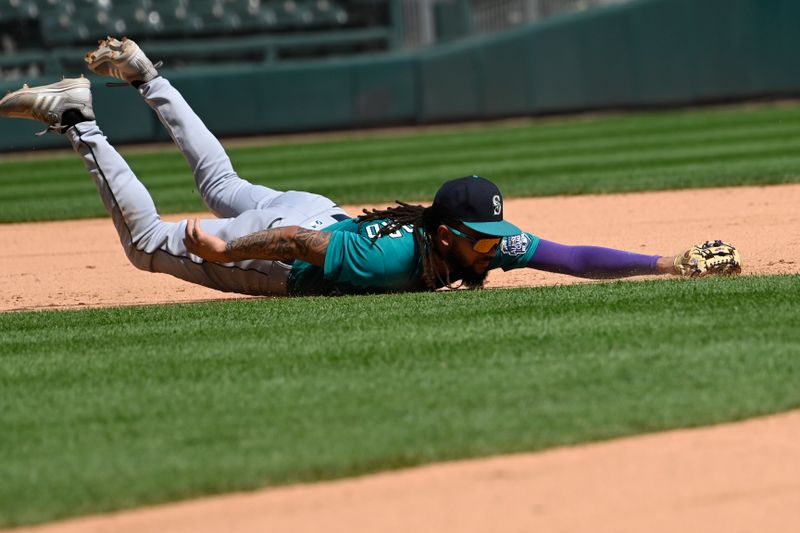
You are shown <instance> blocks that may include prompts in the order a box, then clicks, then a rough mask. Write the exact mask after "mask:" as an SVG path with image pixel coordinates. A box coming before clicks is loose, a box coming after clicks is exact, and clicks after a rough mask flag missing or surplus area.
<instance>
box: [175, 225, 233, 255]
mask: <svg viewBox="0 0 800 533" xmlns="http://www.w3.org/2000/svg"><path fill="white" fill-rule="evenodd" d="M183 244H184V245H185V246H186V249H187V250H188V251H189V253H191V254H194V255H197V256H200V257H202V258H203V259H205V260H206V261H211V262H212V263H229V262H230V259H229V258H228V256H227V255H226V254H225V241H223V240H222V239H220V238H219V237H216V236H214V235H211V234H209V233H206V232H205V231H203V230H202V229H200V223H199V222H198V221H197V219H196V218H195V219H192V220H187V221H186V234H185V236H184V238H183Z"/></svg>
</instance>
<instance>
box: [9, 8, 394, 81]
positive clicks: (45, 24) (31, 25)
mask: <svg viewBox="0 0 800 533" xmlns="http://www.w3.org/2000/svg"><path fill="white" fill-rule="evenodd" d="M393 1H394V0H158V1H155V0H0V79H15V78H18V77H25V78H31V77H36V75H40V74H56V73H61V72H62V71H69V67H70V66H74V63H75V62H76V61H79V60H80V58H81V56H82V53H78V54H77V55H75V54H76V51H77V50H78V49H80V50H85V49H86V48H87V46H88V47H91V45H93V44H94V43H95V41H96V40H97V39H98V38H100V37H103V36H105V35H108V34H112V35H117V36H124V35H126V36H130V37H132V38H135V39H137V40H138V41H140V42H141V43H142V44H143V45H144V46H145V47H146V48H147V50H148V51H149V52H152V53H153V54H154V56H158V57H159V58H161V59H164V60H165V61H170V60H175V61H177V63H175V62H172V63H170V66H171V67H173V66H174V67H180V66H187V65H197V64H209V63H214V62H217V61H220V60H223V59H224V60H225V61H227V62H237V61H238V62H256V63H263V62H268V61H277V60H282V59H301V58H308V57H323V56H329V55H343V54H351V53H358V52H363V51H376V50H388V49H391V48H392V47H393V44H394V43H395V42H396V41H397V39H396V30H397V26H398V24H399V21H397V20H392V18H393V17H392V6H391V4H392V2H393ZM76 58H77V59H76Z"/></svg>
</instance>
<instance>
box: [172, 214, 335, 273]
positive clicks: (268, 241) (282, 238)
mask: <svg viewBox="0 0 800 533" xmlns="http://www.w3.org/2000/svg"><path fill="white" fill-rule="evenodd" d="M330 240H331V234H330V233H324V232H321V231H314V230H310V229H305V228H301V227H299V226H286V227H282V228H275V229H266V230H262V231H257V232H255V233H251V234H250V235H245V236H244V237H239V238H238V239H234V240H232V241H229V242H227V243H226V242H225V241H223V240H222V239H220V238H219V237H216V236H214V235H210V234H208V233H206V232H204V231H203V230H202V229H200V224H198V222H197V220H196V219H195V220H189V221H187V224H186V235H185V237H184V239H183V242H184V244H185V245H186V249H187V250H188V251H189V252H190V253H193V254H195V255H198V256H200V257H202V258H203V259H205V260H206V261H212V262H215V263H234V262H236V261H244V260H246V259H268V260H270V261H294V260H295V259H301V260H303V261H307V262H309V263H311V264H312V265H317V266H323V265H324V264H325V252H326V251H327V250H328V243H329V242H330Z"/></svg>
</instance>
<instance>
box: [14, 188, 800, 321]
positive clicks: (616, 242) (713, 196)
mask: <svg viewBox="0 0 800 533" xmlns="http://www.w3.org/2000/svg"><path fill="white" fill-rule="evenodd" d="M799 205H800V184H793V185H776V186H769V187H735V188H725V189H696V190H681V191H664V192H650V193H631V194H617V195H586V196H566V197H565V196H556V197H546V198H533V199H509V200H508V201H507V202H506V218H507V219H508V220H511V221H512V222H514V223H515V224H517V225H518V226H520V227H521V228H523V229H525V230H526V231H530V232H532V233H534V234H536V235H539V236H540V237H542V238H545V239H549V240H554V241H557V242H562V243H565V244H591V245H597V246H608V247H612V248H619V249H623V250H629V251H632V252H640V253H648V254H660V255H668V254H675V253H678V252H679V251H681V250H682V249H685V248H688V247H689V246H690V245H692V244H695V243H697V242H702V241H704V240H708V239H723V240H726V241H728V242H731V243H733V244H735V245H736V246H737V247H738V248H739V249H740V250H741V253H742V258H743V262H744V269H743V273H744V274H786V273H798V272H800V232H798V226H800V223H799V221H800V209H798V206H799ZM346 209H347V210H348V212H349V213H351V214H353V215H356V214H358V213H360V207H353V206H350V207H346ZM188 216H199V217H203V216H211V215H208V214H203V213H200V214H195V215H172V216H166V217H164V219H165V220H179V219H181V218H186V217H188ZM0 281H1V283H0V311H13V310H30V309H66V308H80V307H107V306H118V305H142V304H153V303H175V302H190V301H198V300H214V299H223V298H246V297H245V296H242V295H237V294H230V293H222V292H219V291H215V290H212V289H207V288H205V287H200V286H196V285H191V284H189V283H186V282H184V281H181V280H178V279H175V278H172V277H170V276H167V275H165V274H152V273H149V272H142V271H139V270H136V269H135V268H134V267H133V266H131V265H130V263H129V262H128V260H127V258H126V257H125V254H124V253H123V251H122V247H121V246H120V244H119V239H118V237H117V235H116V233H115V231H114V228H113V225H112V224H111V221H110V219H95V220H80V221H68V222H44V223H33V224H5V225H0ZM581 281H582V280H579V279H576V278H572V277H569V276H563V275H558V274H550V273H547V272H540V271H535V270H529V269H520V270H515V271H510V272H502V271H494V272H492V273H491V275H490V277H489V283H488V286H489V287H513V286H533V285H553V284H566V283H578V282H581Z"/></svg>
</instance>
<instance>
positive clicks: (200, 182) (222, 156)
mask: <svg viewBox="0 0 800 533" xmlns="http://www.w3.org/2000/svg"><path fill="white" fill-rule="evenodd" d="M86 62H87V64H88V66H89V68H90V69H91V70H92V71H94V72H96V73H98V74H101V75H105V76H112V77H115V78H119V79H122V80H124V81H126V82H128V83H131V84H132V85H134V86H135V87H137V89H138V90H139V92H140V93H141V94H142V95H143V96H144V98H145V101H146V102H147V104H148V105H149V106H150V107H151V108H152V109H153V110H154V111H155V112H156V115H158V118H159V120H160V121H161V122H162V124H163V125H164V127H165V128H166V129H167V131H168V132H169V134H170V136H171V137H172V139H173V140H174V141H175V144H176V145H177V146H178V148H179V149H180V151H181V153H182V154H183V156H184V157H185V158H186V161H187V162H188V163H189V167H190V168H191V170H192V174H193V175H194V178H195V182H196V183H197V189H198V191H199V192H200V195H201V197H202V198H203V201H204V202H205V203H206V205H207V206H208V207H209V209H211V210H212V211H213V212H214V213H216V214H217V215H218V216H222V217H232V216H236V215H238V214H239V213H242V212H244V211H247V210H249V209H257V208H259V207H262V206H263V205H266V204H268V203H269V202H270V201H271V199H272V198H274V197H275V196H277V195H278V194H280V193H279V192H278V191H275V190H273V189H270V188H268V187H263V186H259V185H253V184H251V183H250V182H248V181H246V180H243V179H241V178H240V177H239V176H238V175H237V174H236V171H235V170H234V169H233V165H232V164H231V161H230V158H229V157H228V155H227V154H226V153H225V150H224V148H223V147H222V145H221V144H220V143H219V141H218V140H217V138H216V137H215V136H214V135H213V134H212V133H211V132H210V131H209V130H208V128H206V126H205V124H203V121H202V120H201V119H200V117H198V116H197V114H195V113H194V111H193V110H192V109H191V107H189V105H188V104H187V103H186V101H185V100H184V99H183V97H182V96H181V94H180V93H179V92H178V91H177V90H176V89H175V88H174V87H172V85H171V84H170V83H169V81H167V80H166V79H165V78H162V77H160V76H159V75H158V72H157V71H156V69H155V67H154V66H153V64H152V63H151V62H150V60H149V59H148V58H147V56H146V55H145V54H144V52H143V51H142V50H141V49H140V48H139V46H138V45H137V44H136V43H135V42H134V41H132V40H130V39H123V40H122V41H118V40H117V39H114V38H111V37H109V38H108V39H104V40H102V41H100V43H99V47H98V48H97V50H95V51H94V52H90V53H88V54H86Z"/></svg>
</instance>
